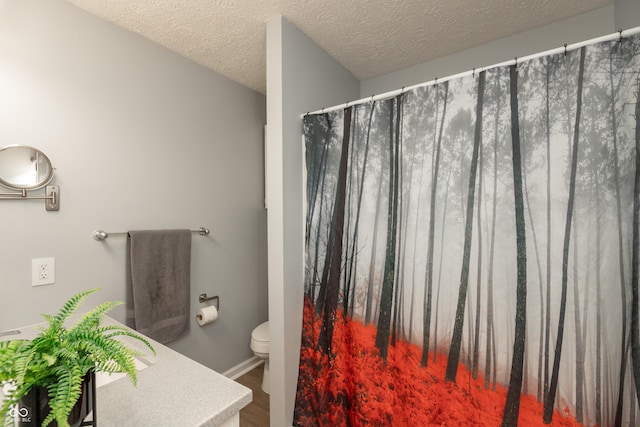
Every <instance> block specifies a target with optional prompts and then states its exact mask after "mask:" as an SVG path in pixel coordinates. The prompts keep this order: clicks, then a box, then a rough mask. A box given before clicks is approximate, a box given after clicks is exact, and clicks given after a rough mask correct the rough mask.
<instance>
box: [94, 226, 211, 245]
mask: <svg viewBox="0 0 640 427" xmlns="http://www.w3.org/2000/svg"><path fill="white" fill-rule="evenodd" d="M191 232H192V233H198V234H200V235H201V236H208V235H209V229H208V228H204V227H200V228H198V229H197V230H191ZM114 235H123V236H124V235H127V232H126V231H118V232H115V233H107V232H106V231H104V230H96V231H94V232H93V234H92V235H91V236H92V237H93V240H97V241H99V242H101V241H103V240H105V239H106V238H107V237H109V236H114Z"/></svg>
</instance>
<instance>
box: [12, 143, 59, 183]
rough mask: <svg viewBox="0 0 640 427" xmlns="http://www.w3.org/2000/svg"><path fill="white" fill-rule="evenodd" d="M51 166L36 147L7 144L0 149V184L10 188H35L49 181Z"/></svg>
mask: <svg viewBox="0 0 640 427" xmlns="http://www.w3.org/2000/svg"><path fill="white" fill-rule="evenodd" d="M53 171H54V169H53V166H52V165H51V162H50V161H49V158H48V157H47V156H46V155H45V154H44V153H43V152H42V151H40V150H38V149H37V148H33V147H29V146H27V145H8V146H6V147H3V148H1V149H0V185H2V186H4V187H7V188H10V189H12V190H35V189H37V188H42V187H44V186H45V185H47V184H48V183H49V182H51V179H52V178H53Z"/></svg>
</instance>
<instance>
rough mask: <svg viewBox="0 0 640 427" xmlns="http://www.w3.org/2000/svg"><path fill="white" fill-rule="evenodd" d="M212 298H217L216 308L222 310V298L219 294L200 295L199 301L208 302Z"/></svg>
mask: <svg viewBox="0 0 640 427" xmlns="http://www.w3.org/2000/svg"><path fill="white" fill-rule="evenodd" d="M211 300H215V304H216V310H220V298H219V297H218V295H216V296H213V297H208V296H207V294H200V295H198V302H201V303H202V302H207V301H211Z"/></svg>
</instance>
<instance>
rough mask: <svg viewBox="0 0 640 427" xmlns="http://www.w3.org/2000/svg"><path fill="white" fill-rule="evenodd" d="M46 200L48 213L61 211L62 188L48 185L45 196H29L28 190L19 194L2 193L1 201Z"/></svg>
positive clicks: (0, 195) (45, 205) (0, 194)
mask: <svg viewBox="0 0 640 427" xmlns="http://www.w3.org/2000/svg"><path fill="white" fill-rule="evenodd" d="M27 199H31V200H44V208H45V210H47V211H58V210H60V187H59V186H58V185H47V186H46V187H45V195H44V196H28V195H27V190H26V189H24V188H23V189H22V190H20V192H19V193H0V200H27Z"/></svg>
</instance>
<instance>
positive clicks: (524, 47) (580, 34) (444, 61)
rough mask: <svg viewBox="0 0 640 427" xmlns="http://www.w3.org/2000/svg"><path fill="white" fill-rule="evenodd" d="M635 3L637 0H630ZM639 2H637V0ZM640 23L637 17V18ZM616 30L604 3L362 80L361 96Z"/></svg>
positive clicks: (499, 61)
mask: <svg viewBox="0 0 640 427" xmlns="http://www.w3.org/2000/svg"><path fill="white" fill-rule="evenodd" d="M629 1H630V2H638V0H629ZM638 3H640V2H638ZM636 22H637V24H636V25H640V19H636ZM615 31H617V27H616V25H615V22H614V6H613V5H611V6H606V7H602V8H599V9H596V10H594V11H591V12H587V13H583V14H581V15H577V16H574V17H572V18H568V19H564V20H562V21H557V22H554V23H552V24H548V25H545V26H543V27H539V28H534V29H532V30H529V31H525V32H522V33H518V34H515V35H513V36H510V37H505V38H503V39H499V40H496V41H493V42H490V43H485V44H483V45H480V46H476V47H472V48H469V49H465V50H463V51H460V52H457V53H454V54H451V55H447V56H444V57H442V58H437V59H434V60H432V61H427V62H424V63H422V64H417V65H414V66H412V67H408V68H405V69H402V70H400V71H396V72H393V73H389V74H385V75H383V76H380V77H375V78H372V79H369V80H363V81H362V83H361V89H360V97H362V98H365V97H368V96H371V95H378V94H381V93H385V92H389V91H392V90H396V89H400V88H402V87H404V86H411V85H415V84H420V83H424V82H428V81H431V80H433V79H435V78H437V77H448V76H451V75H454V74H458V73H463V72H465V71H470V70H472V69H473V68H480V67H487V66H491V65H494V64H498V63H501V62H504V61H508V60H511V59H513V58H515V57H523V56H527V55H532V54H535V53H539V52H543V51H546V50H549V49H554V48H557V47H560V46H563V45H564V44H565V43H567V44H571V43H577V42H580V41H583V40H588V39H592V38H595V37H600V36H604V35H607V34H611V33H613V32H615Z"/></svg>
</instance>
